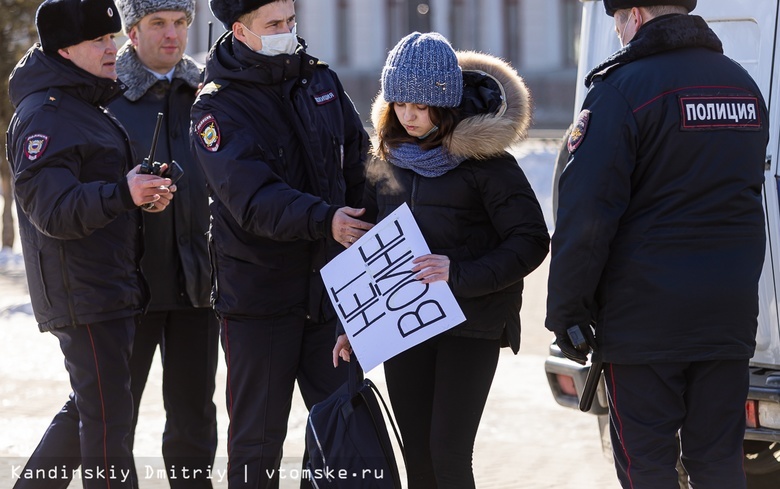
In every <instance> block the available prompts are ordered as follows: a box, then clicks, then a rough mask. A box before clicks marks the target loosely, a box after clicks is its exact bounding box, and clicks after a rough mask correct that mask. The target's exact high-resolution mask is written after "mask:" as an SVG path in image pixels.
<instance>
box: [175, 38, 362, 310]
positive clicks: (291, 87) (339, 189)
mask: <svg viewBox="0 0 780 489" xmlns="http://www.w3.org/2000/svg"><path fill="white" fill-rule="evenodd" d="M205 82H206V85H205V87H204V88H203V90H202V91H201V92H200V95H199V96H198V99H197V100H196V102H195V105H194V106H193V109H192V124H191V128H190V134H191V138H192V144H193V145H194V147H195V151H196V153H197V156H198V159H199V161H200V164H201V167H202V168H203V171H204V173H205V175H206V180H207V182H208V185H209V188H210V190H211V192H212V198H213V202H212V204H211V215H212V224H211V233H210V247H211V253H212V262H213V265H214V267H215V273H216V284H215V287H214V289H213V292H212V294H213V301H214V305H215V309H216V310H217V312H218V313H219V314H220V315H221V316H222V317H230V316H234V317H235V316H238V317H241V316H243V317H270V316H276V315H282V314H289V313H298V314H301V315H302V316H308V317H311V318H312V319H314V320H317V321H320V320H323V319H330V318H333V317H335V312H334V311H333V310H332V307H331V306H330V301H329V299H328V297H327V294H326V293H325V288H324V286H323V284H322V279H321V277H320V274H319V270H320V267H322V266H323V265H325V264H326V263H327V262H328V261H329V260H330V259H331V258H333V257H334V256H336V255H337V254H338V253H339V252H340V251H341V250H343V247H342V246H341V245H340V244H339V243H337V242H336V241H335V240H333V238H332V236H331V221H332V217H333V214H334V213H335V211H336V210H337V209H338V208H339V207H342V206H344V205H349V206H351V207H360V205H361V200H362V193H363V184H364V179H365V177H364V167H365V160H366V154H367V150H368V136H367V134H366V132H365V130H364V129H363V127H362V124H361V122H360V119H359V116H358V114H357V112H356V111H355V108H354V106H353V104H352V102H351V101H350V99H349V98H348V97H347V95H346V93H345V92H344V90H343V89H342V87H341V83H340V82H339V80H338V78H337V76H336V74H335V73H334V72H333V71H331V70H330V69H328V67H327V65H326V64H324V63H322V62H319V61H318V60H317V59H316V58H313V57H312V56H310V55H308V54H307V53H306V52H305V50H304V49H303V46H299V48H298V51H297V52H296V54H294V55H279V56H273V57H268V56H263V55H260V54H257V53H254V52H253V51H251V50H250V49H249V48H248V47H246V46H245V45H244V44H242V43H241V42H240V41H238V40H235V39H234V38H233V35H232V34H231V33H226V34H225V35H224V36H222V37H221V38H220V39H219V40H218V41H217V43H216V45H215V47H214V48H212V50H211V52H210V53H209V57H208V60H207V63H206V80H205Z"/></svg>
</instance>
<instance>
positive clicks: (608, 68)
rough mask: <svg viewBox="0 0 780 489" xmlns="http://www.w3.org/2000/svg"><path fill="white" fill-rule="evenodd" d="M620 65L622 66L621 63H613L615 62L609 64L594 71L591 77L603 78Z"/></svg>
mask: <svg viewBox="0 0 780 489" xmlns="http://www.w3.org/2000/svg"><path fill="white" fill-rule="evenodd" d="M621 66H623V63H615V64H611V65H609V66H606V67H605V68H604V69H603V70H601V71H598V72H596V73H594V74H593V79H594V80H595V79H599V80H603V79H604V78H606V77H607V76H609V74H610V73H612V72H613V71H615V70H616V69H617V68H620V67H621Z"/></svg>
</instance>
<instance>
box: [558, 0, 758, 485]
mask: <svg viewBox="0 0 780 489" xmlns="http://www.w3.org/2000/svg"><path fill="white" fill-rule="evenodd" d="M656 3H663V4H664V5H655V4H656ZM604 5H605V7H606V11H607V14H608V15H611V16H614V18H615V29H616V31H617V35H618V37H619V38H620V41H621V44H622V45H623V48H622V49H621V50H620V51H618V52H617V53H615V54H614V55H612V56H611V57H610V58H609V59H607V60H606V61H604V62H603V63H602V64H601V65H599V66H598V67H596V68H595V69H594V70H593V71H591V72H590V73H589V74H588V76H587V77H586V80H585V82H586V85H587V86H588V87H589V88H590V91H589V92H588V94H587V97H586V99H585V102H584V104H583V107H582V112H581V113H580V115H579V118H578V121H577V123H576V125H575V127H574V130H573V131H572V134H571V137H570V138H569V142H568V149H569V152H570V157H569V161H568V164H567V166H566V168H565V170H564V172H563V174H562V176H561V180H560V196H559V198H560V200H559V207H558V214H557V226H556V230H555V233H554V235H553V240H552V261H551V265H550V275H549V294H548V299H547V320H546V326H547V328H548V329H550V330H551V331H553V332H555V336H556V338H557V343H558V345H559V346H560V348H561V350H562V351H563V353H564V354H566V356H567V357H569V358H571V359H574V360H576V361H578V362H580V363H585V360H586V351H587V350H588V349H589V348H588V347H586V348H584V349H582V350H578V349H575V348H574V346H573V344H572V341H571V340H570V338H569V335H568V334H567V330H568V329H569V328H571V327H576V328H575V332H576V329H579V330H580V331H579V333H580V334H581V335H582V336H583V337H585V338H587V339H588V342H589V343H590V345H589V346H595V347H596V352H595V353H594V354H595V355H598V356H600V357H601V360H603V362H604V376H605V379H606V386H607V392H608V397H609V409H610V430H611V437H612V446H613V450H614V459H615V467H616V470H617V475H618V478H619V480H620V483H621V485H622V486H623V487H625V488H633V489H672V488H675V489H676V488H677V487H678V474H677V471H676V469H675V467H676V462H677V459H678V456H679V457H680V458H681V460H682V463H683V465H684V467H685V469H686V471H687V472H688V474H689V476H690V483H691V486H692V487H696V489H740V488H741V489H744V488H745V474H744V472H743V469H742V458H743V454H742V441H743V436H744V432H745V414H744V404H745V399H746V397H747V392H748V387H749V382H748V361H749V359H750V358H751V356H752V355H753V351H754V349H755V334H756V328H757V315H758V280H759V276H760V274H761V269H762V264H763V261H764V248H765V241H766V238H765V234H764V215H763V210H762V202H761V188H762V184H763V181H764V160H765V155H766V153H765V148H766V144H767V141H768V134H769V128H768V123H767V122H768V121H767V110H766V106H765V103H764V100H763V98H762V96H761V93H760V91H759V88H758V86H757V85H756V83H755V82H754V81H753V79H752V78H751V77H750V75H749V74H748V73H747V72H746V71H745V70H744V69H743V68H742V67H741V66H740V65H738V64H737V63H736V62H734V61H733V60H731V59H729V58H728V57H726V56H724V55H723V48H722V45H721V41H720V40H719V39H718V37H717V36H716V35H715V33H714V32H713V31H712V30H710V28H709V27H708V25H707V23H706V22H705V21H704V20H703V19H702V18H701V17H698V16H695V15H689V12H690V11H691V10H693V9H694V8H695V7H696V0H605V1H604ZM591 325H593V326H594V327H595V340H594V339H593V337H592V335H590V334H589V333H590V328H591ZM575 336H576V335H575ZM678 432H679V443H680V446H679V448H678V441H677V438H676V435H677V434H678Z"/></svg>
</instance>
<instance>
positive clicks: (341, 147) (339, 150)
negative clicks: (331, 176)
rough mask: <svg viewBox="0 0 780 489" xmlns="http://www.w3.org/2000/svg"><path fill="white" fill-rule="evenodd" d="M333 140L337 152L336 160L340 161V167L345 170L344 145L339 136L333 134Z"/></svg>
mask: <svg viewBox="0 0 780 489" xmlns="http://www.w3.org/2000/svg"><path fill="white" fill-rule="evenodd" d="M331 141H333V150H334V151H335V152H336V161H338V162H339V168H341V169H342V170H344V145H343V144H341V143H339V138H337V137H336V136H333V137H332V138H331Z"/></svg>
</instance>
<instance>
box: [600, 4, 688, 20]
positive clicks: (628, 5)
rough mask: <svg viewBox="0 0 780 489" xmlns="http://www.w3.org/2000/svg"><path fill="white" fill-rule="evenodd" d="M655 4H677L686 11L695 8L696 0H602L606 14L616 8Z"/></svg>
mask: <svg viewBox="0 0 780 489" xmlns="http://www.w3.org/2000/svg"><path fill="white" fill-rule="evenodd" d="M655 5H679V6H680V7H685V8H687V9H688V12H690V11H691V10H693V9H695V8H696V0H604V8H605V9H607V15H609V16H610V17H612V16H614V15H615V11H616V10H620V9H622V8H631V7H653V6H655Z"/></svg>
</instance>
